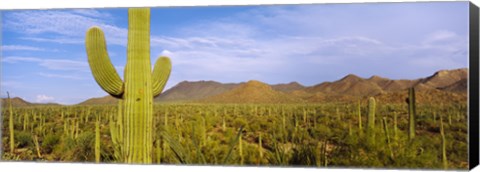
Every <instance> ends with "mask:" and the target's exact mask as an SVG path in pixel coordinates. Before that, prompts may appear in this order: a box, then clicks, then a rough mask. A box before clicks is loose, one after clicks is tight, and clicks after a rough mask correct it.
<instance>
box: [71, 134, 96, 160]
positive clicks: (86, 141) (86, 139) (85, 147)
mask: <svg viewBox="0 0 480 172" xmlns="http://www.w3.org/2000/svg"><path fill="white" fill-rule="evenodd" d="M94 142H95V134H94V133H93V132H91V131H86V132H83V133H81V134H80V135H79V136H78V138H77V142H76V147H75V153H76V154H77V155H76V156H77V158H78V160H79V161H93V160H94V158H95V150H94V146H93V145H94Z"/></svg>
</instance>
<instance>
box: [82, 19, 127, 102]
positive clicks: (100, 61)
mask: <svg viewBox="0 0 480 172" xmlns="http://www.w3.org/2000/svg"><path fill="white" fill-rule="evenodd" d="M85 39H86V41H85V46H86V50H87V56H88V63H89V65H90V69H91V71H92V74H93V77H94V78H95V81H97V83H98V85H100V87H102V89H103V90H105V91H106V92H107V93H108V94H110V95H112V96H114V97H117V98H121V97H122V94H123V82H122V79H120V76H119V75H118V73H117V71H116V70H115V68H114V67H113V65H112V63H111V62H110V59H109V57H108V53H107V47H106V43H105V36H104V34H103V32H102V30H101V29H100V28H98V27H92V28H90V29H89V30H88V31H87V35H86V38H85Z"/></svg>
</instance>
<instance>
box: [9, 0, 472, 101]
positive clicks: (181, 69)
mask: <svg viewBox="0 0 480 172" xmlns="http://www.w3.org/2000/svg"><path fill="white" fill-rule="evenodd" d="M1 20H2V21H1V24H2V25H1V29H2V40H1V41H2V42H1V43H2V45H1V48H2V49H1V51H2V58H1V65H2V66H1V67H2V71H1V80H0V81H1V82H0V84H1V85H0V88H1V95H2V97H3V96H6V91H9V92H10V94H11V95H12V96H19V97H22V98H24V99H26V100H27V101H30V102H58V103H62V104H75V103H79V102H81V101H84V100H86V99H88V98H91V97H100V96H104V95H107V94H106V93H105V92H104V91H103V90H102V89H101V88H100V87H99V86H98V85H97V83H96V82H95V80H94V79H93V76H92V74H91V73H90V69H89V67H88V63H87V57H86V51H85V45H84V43H85V33H86V31H87V29H88V28H90V27H91V26H99V27H100V28H102V29H103V31H104V32H105V34H106V41H107V48H108V52H109V55H110V58H111V60H112V63H113V64H114V66H115V67H116V69H117V71H118V72H119V74H120V76H122V78H123V67H124V65H125V62H126V43H127V32H128V31H127V26H128V23H127V21H128V20H127V9H125V8H108V9H68V10H13V11H2V18H1ZM160 55H167V56H169V57H170V58H171V59H172V65H173V67H172V68H173V69H172V74H171V76H170V80H169V81H168V84H167V88H170V87H172V86H174V85H176V84H177V83H179V82H181V81H184V80H188V81H199V80H215V81H219V82H225V83H226V82H244V81H248V80H252V79H255V80H261V81H263V82H266V83H269V84H278V83H288V82H291V81H297V82H299V83H301V84H303V85H306V86H311V85H315V84H318V83H321V82H324V81H334V80H337V79H340V78H341V77H343V76H345V75H347V74H350V73H353V74H356V75H358V76H361V77H364V78H368V77H370V76H372V75H379V76H382V77H388V78H392V79H415V78H419V77H425V76H429V75H431V74H433V72H435V71H438V70H441V69H455V68H462V67H467V66H468V2H440V3H365V4H321V5H281V6H223V7H176V8H170V7H161V8H151V60H152V62H151V63H152V64H154V62H155V60H156V59H157V58H158V57H159V56H160Z"/></svg>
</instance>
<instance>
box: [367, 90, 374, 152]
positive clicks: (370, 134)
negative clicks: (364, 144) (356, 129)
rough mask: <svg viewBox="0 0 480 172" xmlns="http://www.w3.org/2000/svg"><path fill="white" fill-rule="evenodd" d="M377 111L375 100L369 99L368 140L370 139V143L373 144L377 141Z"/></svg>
mask: <svg viewBox="0 0 480 172" xmlns="http://www.w3.org/2000/svg"><path fill="white" fill-rule="evenodd" d="M375 110H376V103H375V98H373V97H370V98H369V99H368V118H367V120H368V121H367V134H368V138H369V139H370V141H369V142H371V143H373V140H374V139H375Z"/></svg>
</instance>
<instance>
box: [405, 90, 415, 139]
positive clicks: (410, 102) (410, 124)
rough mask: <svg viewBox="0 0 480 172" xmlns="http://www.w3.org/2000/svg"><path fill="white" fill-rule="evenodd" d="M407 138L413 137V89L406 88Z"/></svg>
mask: <svg viewBox="0 0 480 172" xmlns="http://www.w3.org/2000/svg"><path fill="white" fill-rule="evenodd" d="M407 100H408V101H407V102H408V139H409V140H412V139H413V138H415V113H416V110H415V89H414V88H413V87H412V88H409V89H408V99H407Z"/></svg>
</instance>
